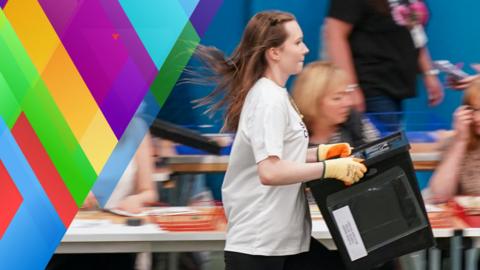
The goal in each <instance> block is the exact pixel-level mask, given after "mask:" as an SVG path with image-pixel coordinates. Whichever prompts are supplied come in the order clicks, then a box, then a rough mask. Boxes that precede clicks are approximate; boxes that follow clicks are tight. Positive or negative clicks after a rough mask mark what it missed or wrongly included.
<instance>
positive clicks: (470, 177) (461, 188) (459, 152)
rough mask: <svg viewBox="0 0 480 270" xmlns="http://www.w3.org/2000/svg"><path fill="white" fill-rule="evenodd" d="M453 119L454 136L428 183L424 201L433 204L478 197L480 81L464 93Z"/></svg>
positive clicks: (471, 85) (479, 186)
mask: <svg viewBox="0 0 480 270" xmlns="http://www.w3.org/2000/svg"><path fill="white" fill-rule="evenodd" d="M453 118H454V119H453V129H454V131H455V133H454V136H453V137H452V138H451V140H450V141H449V143H448V145H447V148H446V151H445V152H444V153H443V155H442V160H441V161H440V164H439V165H438V167H437V168H436V169H435V172H434V174H433V175H432V178H431V179H430V182H429V187H428V195H427V201H430V202H434V203H437V202H445V201H447V200H449V199H451V198H452V197H453V196H455V195H458V194H460V195H475V196H480V181H478V177H479V175H480V78H477V79H476V80H474V81H472V82H471V83H470V85H469V86H468V88H467V89H466V90H465V93H464V97H463V105H461V106H459V107H458V108H457V109H456V110H455V112H454V114H453Z"/></svg>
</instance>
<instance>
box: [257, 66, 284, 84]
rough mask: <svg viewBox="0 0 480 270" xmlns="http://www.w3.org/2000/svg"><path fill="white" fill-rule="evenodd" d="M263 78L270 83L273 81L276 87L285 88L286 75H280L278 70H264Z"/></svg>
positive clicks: (272, 68)
mask: <svg viewBox="0 0 480 270" xmlns="http://www.w3.org/2000/svg"><path fill="white" fill-rule="evenodd" d="M263 76H264V77H265V78H267V79H269V80H271V81H273V82H274V83H275V84H277V85H278V86H280V87H282V88H285V84H287V80H288V77H289V76H288V75H284V74H282V72H280V70H278V69H276V68H275V67H269V68H267V70H265V73H264V74H263Z"/></svg>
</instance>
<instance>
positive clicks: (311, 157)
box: [306, 147, 318, 163]
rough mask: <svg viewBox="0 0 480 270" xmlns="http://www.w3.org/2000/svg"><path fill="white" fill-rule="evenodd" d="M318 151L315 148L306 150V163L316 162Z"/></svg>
mask: <svg viewBox="0 0 480 270" xmlns="http://www.w3.org/2000/svg"><path fill="white" fill-rule="evenodd" d="M317 153H318V149H317V147H312V148H308V150H307V160H306V161H307V163H311V162H318V157H317Z"/></svg>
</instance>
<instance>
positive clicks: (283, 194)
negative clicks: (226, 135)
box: [197, 11, 366, 270]
mask: <svg viewBox="0 0 480 270" xmlns="http://www.w3.org/2000/svg"><path fill="white" fill-rule="evenodd" d="M307 53H308V48H307V47H306V46H305V44H304V43H303V33H302V30H301V28H300V26H299V25H298V23H297V21H296V19H295V17H294V16H293V15H291V14H289V13H285V12H281V11H265V12H260V13H257V14H256V15H254V16H253V17H252V18H251V19H250V21H249V22H248V24H247V26H246V28H245V30H244V33H243V37H242V39H241V41H240V43H239V44H238V46H237V48H236V49H235V50H234V52H233V54H232V55H231V56H230V57H228V58H226V57H225V56H224V54H223V53H222V52H221V51H219V50H218V49H216V48H212V47H203V46H200V47H199V48H198V50H197V56H198V57H200V58H201V59H202V60H203V61H204V63H205V65H206V66H207V68H209V69H210V70H211V71H212V72H213V77H210V78H211V79H212V80H213V81H214V82H216V83H217V88H215V90H214V91H213V92H212V93H211V94H210V95H209V96H207V97H206V98H205V99H203V100H202V101H201V102H200V103H199V104H200V105H211V106H213V107H210V108H209V109H213V110H215V109H220V108H222V107H225V109H226V110H225V122H224V123H225V124H224V130H226V131H230V132H236V136H235V139H234V142H233V146H232V151H231V154H230V160H229V164H228V168H227V172H226V174H225V178H224V182H223V186H222V198H223V205H224V209H225V213H226V217H227V220H228V225H227V226H228V227H227V233H226V244H225V253H224V254H225V265H226V269H227V270H236V269H250V270H256V269H268V270H275V269H279V270H283V269H318V267H319V266H320V265H321V266H322V268H323V269H339V268H341V267H342V266H341V262H340V261H338V260H335V259H330V258H329V257H328V256H327V255H326V252H325V250H326V248H325V247H323V246H322V245H321V244H320V243H319V242H317V241H316V240H314V239H311V217H310V213H309V209H308V205H307V200H306V199H305V193H304V185H303V182H306V181H310V180H314V179H319V178H322V177H324V178H336V179H339V180H341V181H344V182H345V183H347V184H351V183H354V182H356V181H358V180H359V179H360V178H361V177H363V174H364V173H365V172H366V167H365V166H364V165H363V164H362V163H361V161H360V160H357V159H354V158H351V157H341V158H337V159H327V158H328V157H330V156H348V155H350V152H351V150H350V146H349V145H348V144H346V143H345V144H340V145H322V146H321V147H317V148H315V149H310V150H307V147H308V132H307V130H306V128H305V124H304V123H303V121H302V119H301V116H300V115H299V112H298V110H296V109H295V107H296V106H294V105H293V103H292V100H291V99H290V98H289V94H288V92H287V90H286V88H285V85H286V83H287V80H288V78H289V77H290V76H291V75H294V74H298V73H299V72H300V71H301V70H302V68H303V62H304V59H305V55H306V54H307ZM218 97H221V99H220V102H218ZM326 159H327V160H326ZM307 162H309V163H307Z"/></svg>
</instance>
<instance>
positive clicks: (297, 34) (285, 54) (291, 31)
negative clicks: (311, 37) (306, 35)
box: [278, 21, 309, 75]
mask: <svg viewBox="0 0 480 270" xmlns="http://www.w3.org/2000/svg"><path fill="white" fill-rule="evenodd" d="M284 27H285V30H286V32H287V39H286V40H285V42H284V43H283V44H282V46H281V47H280V52H279V60H278V62H279V66H280V69H281V70H282V71H283V72H284V73H285V74H287V75H295V74H298V73H300V71H302V68H303V62H304V60H305V55H306V54H307V53H308V52H309V50H308V48H307V46H306V45H305V43H303V32H302V29H301V28H300V25H298V23H297V21H289V22H286V23H285V24H284Z"/></svg>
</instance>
